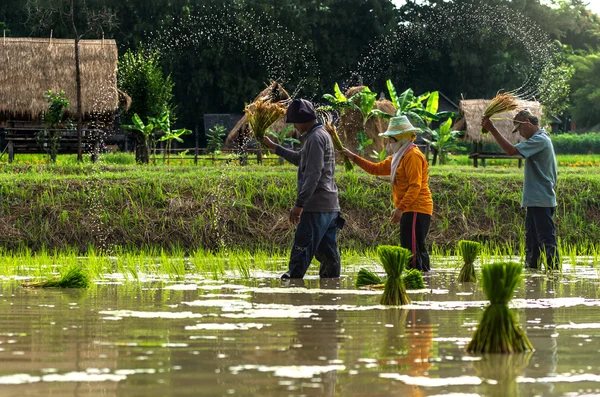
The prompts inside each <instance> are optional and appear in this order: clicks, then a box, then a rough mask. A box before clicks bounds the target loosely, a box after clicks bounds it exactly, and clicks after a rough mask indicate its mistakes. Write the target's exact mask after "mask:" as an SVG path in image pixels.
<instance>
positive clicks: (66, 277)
mask: <svg viewBox="0 0 600 397" xmlns="http://www.w3.org/2000/svg"><path fill="white" fill-rule="evenodd" d="M89 286H90V280H89V277H88V275H87V274H86V272H84V271H83V269H82V268H81V266H79V265H71V266H69V267H68V268H67V270H66V271H64V272H61V275H60V278H58V279H49V280H46V281H39V282H33V283H23V287H28V288H88V287H89Z"/></svg>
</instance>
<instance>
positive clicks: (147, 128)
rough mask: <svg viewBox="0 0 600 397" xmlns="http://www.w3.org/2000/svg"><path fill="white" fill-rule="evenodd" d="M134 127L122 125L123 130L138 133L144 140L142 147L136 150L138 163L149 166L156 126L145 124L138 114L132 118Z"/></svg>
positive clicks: (149, 123)
mask: <svg viewBox="0 0 600 397" xmlns="http://www.w3.org/2000/svg"><path fill="white" fill-rule="evenodd" d="M131 121H133V124H132V125H122V126H121V128H123V129H126V130H129V131H137V132H138V133H139V135H140V137H141V138H142V145H141V147H137V148H136V155H135V157H136V161H137V162H139V163H144V164H148V163H149V162H150V137H151V136H152V132H153V131H154V128H155V125H154V124H153V123H152V122H148V124H144V122H143V121H142V119H141V118H140V116H138V114H137V113H135V114H134V115H133V117H132V118H131Z"/></svg>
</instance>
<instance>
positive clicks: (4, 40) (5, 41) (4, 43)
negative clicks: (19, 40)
mask: <svg viewBox="0 0 600 397" xmlns="http://www.w3.org/2000/svg"><path fill="white" fill-rule="evenodd" d="M4 45H6V29H4Z"/></svg>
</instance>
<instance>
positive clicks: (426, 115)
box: [380, 80, 440, 126]
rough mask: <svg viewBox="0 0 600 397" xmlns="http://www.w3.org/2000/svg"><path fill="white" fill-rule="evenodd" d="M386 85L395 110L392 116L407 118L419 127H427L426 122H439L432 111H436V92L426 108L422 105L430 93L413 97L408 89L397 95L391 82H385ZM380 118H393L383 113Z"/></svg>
mask: <svg viewBox="0 0 600 397" xmlns="http://www.w3.org/2000/svg"><path fill="white" fill-rule="evenodd" d="M386 85H387V89H388V92H389V94H390V100H391V101H392V104H393V105H394V107H395V108H396V113H395V114H394V116H396V117H397V116H407V117H408V118H409V119H410V120H412V121H413V122H415V123H417V124H420V125H421V126H425V125H427V121H426V120H430V121H429V122H431V121H438V120H440V116H439V115H437V114H436V113H435V111H432V110H433V108H434V107H435V110H436V111H437V98H438V93H437V91H436V92H435V95H434V96H433V98H435V100H433V99H432V101H431V105H430V106H427V107H426V106H425V105H423V102H424V101H425V100H429V98H430V97H431V96H432V93H430V92H426V93H424V94H421V95H419V96H415V94H414V92H413V90H412V89H410V88H409V89H407V90H406V91H404V92H403V93H402V94H400V95H398V93H397V91H396V87H394V84H393V83H392V80H388V81H386ZM427 104H428V105H429V101H428V102H427ZM434 104H435V106H434ZM380 117H382V118H386V119H390V118H391V117H393V116H390V115H388V114H386V113H384V115H381V116H380Z"/></svg>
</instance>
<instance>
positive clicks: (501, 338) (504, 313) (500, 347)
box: [467, 262, 533, 353]
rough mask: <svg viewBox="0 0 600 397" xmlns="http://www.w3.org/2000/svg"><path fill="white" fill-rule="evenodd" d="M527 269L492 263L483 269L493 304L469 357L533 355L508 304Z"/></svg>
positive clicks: (471, 344)
mask: <svg viewBox="0 0 600 397" xmlns="http://www.w3.org/2000/svg"><path fill="white" fill-rule="evenodd" d="M522 269H523V267H522V266H521V265H519V264H518V263H514V262H501V263H492V264H489V265H486V266H484V267H483V268H482V271H481V274H482V278H481V281H482V284H483V291H484V292H485V294H486V296H487V298H488V299H489V300H490V304H489V305H488V306H487V307H486V308H485V311H484V312H483V316H482V318H481V321H480V322H479V325H478V326H477V330H476V331H475V334H474V335H473V339H472V340H471V342H470V343H469V345H468V346H467V351H468V352H469V353H521V352H525V351H532V350H533V346H532V345H531V343H530V342H529V339H527V335H525V332H524V331H523V330H522V329H521V327H520V326H519V323H518V319H517V316H516V315H515V314H514V312H512V311H510V309H509V308H508V302H509V301H510V300H511V299H512V295H513V293H514V291H515V289H516V288H517V284H519V282H520V281H521V271H522Z"/></svg>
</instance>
